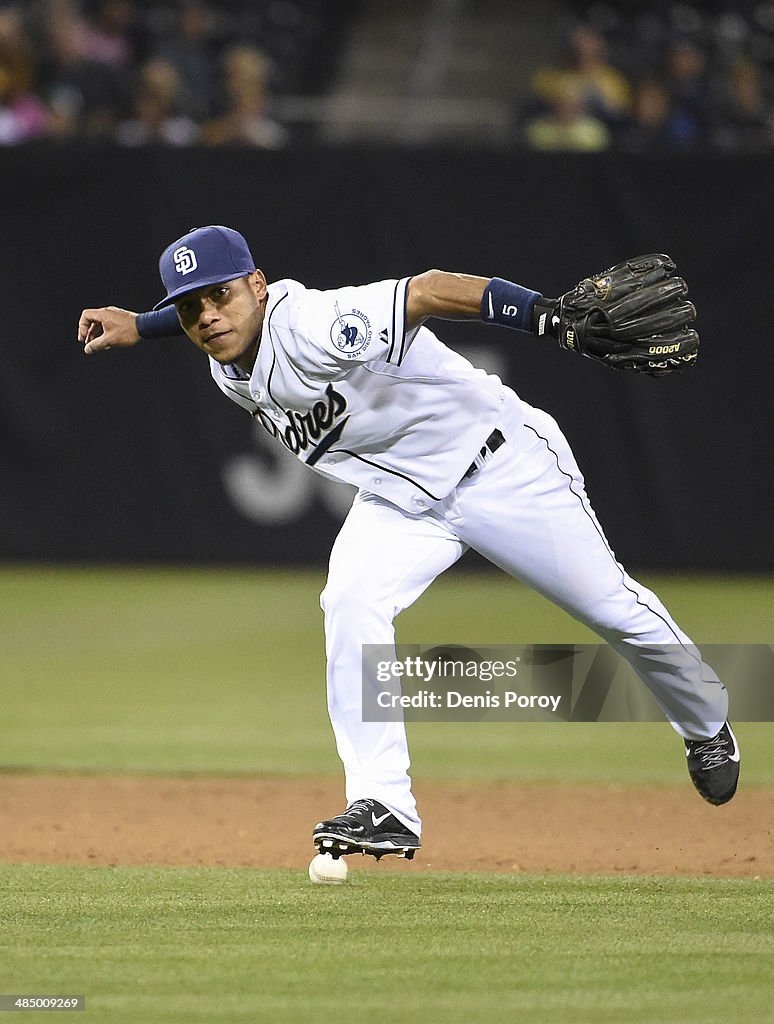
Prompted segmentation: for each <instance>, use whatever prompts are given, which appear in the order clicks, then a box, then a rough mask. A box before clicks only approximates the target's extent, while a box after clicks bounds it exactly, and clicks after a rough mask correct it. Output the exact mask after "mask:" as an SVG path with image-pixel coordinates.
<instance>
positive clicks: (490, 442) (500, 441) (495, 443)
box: [462, 427, 505, 480]
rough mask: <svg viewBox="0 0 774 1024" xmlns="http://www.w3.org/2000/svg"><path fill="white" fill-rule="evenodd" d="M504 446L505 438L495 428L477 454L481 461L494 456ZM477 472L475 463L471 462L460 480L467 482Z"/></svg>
mask: <svg viewBox="0 0 774 1024" xmlns="http://www.w3.org/2000/svg"><path fill="white" fill-rule="evenodd" d="M504 444H505V438H504V437H503V435H502V434H501V433H500V431H499V430H498V429H497V427H495V429H494V430H493V431H492V433H491V434H490V435H489V437H488V438H487V439H486V441H484V446H483V448H482V449H481V451H480V452H479V453H478V454H479V456H480V457H481V458H482V459H485V458H486V457H487V456H488V455H494V453H495V452H496V451H497V449H498V448H500V447H501V446H502V445H504ZM477 472H478V466H477V465H476V464H475V462H471V464H470V466H469V467H468V469H467V470H466V471H465V472H464V473H463V475H462V479H463V480H467V479H468V478H469V477H471V476H473V474H474V473H477Z"/></svg>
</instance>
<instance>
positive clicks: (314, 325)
mask: <svg viewBox="0 0 774 1024" xmlns="http://www.w3.org/2000/svg"><path fill="white" fill-rule="evenodd" d="M408 282H409V278H404V279H403V280H400V281H395V280H392V281H380V282H377V283H375V284H367V285H363V286H361V287H347V288H339V289H336V290H333V291H316V290H313V289H309V288H305V287H304V286H303V285H302V284H299V283H298V282H297V281H287V280H286V281H278V282H277V283H275V284H272V285H271V286H270V287H269V298H268V302H267V306H266V314H265V317H264V322H263V330H262V334H261V343H260V347H259V349H258V356H257V359H256V362H255V366H254V368H253V372H252V373H251V374H250V375H249V376H248V374H246V373H245V372H243V371H241V370H240V369H239V368H238V367H236V366H231V365H229V366H225V367H224V366H221V365H220V364H219V363H217V362H216V361H215V360H214V359H211V360H210V365H211V370H212V375H213V377H214V379H215V381H216V383H217V384H218V386H219V387H220V388H221V390H222V391H223V392H224V393H225V394H226V395H228V397H229V398H231V399H232V400H233V401H235V402H237V403H238V404H239V405H241V406H242V407H243V408H245V409H247V410H249V411H250V412H251V413H252V414H253V416H255V418H256V419H257V420H258V421H259V422H260V423H261V424H262V425H263V426H264V427H265V428H266V430H267V431H268V432H269V433H270V434H271V435H272V436H273V437H275V438H276V439H277V440H278V441H280V442H281V443H282V444H283V445H284V446H285V447H286V448H288V449H289V450H290V451H291V452H293V453H294V454H295V455H297V456H298V458H299V459H301V461H302V462H304V463H306V465H308V466H311V467H312V468H314V469H316V470H317V471H318V472H321V473H324V474H326V475H327V476H331V477H334V478H336V479H338V480H345V481H347V482H348V483H350V484H354V485H355V486H356V487H358V488H360V489H361V490H365V491H370V492H372V493H374V494H378V495H380V496H381V497H383V498H386V499H388V500H389V501H391V502H393V503H394V504H396V505H398V506H399V507H400V508H403V509H406V510H407V511H415V512H416V511H420V510H422V509H424V508H427V507H430V506H433V505H435V503H437V502H438V501H440V500H442V499H443V498H444V497H445V496H446V495H447V494H449V492H450V491H451V490H452V488H453V487H454V486H455V485H456V484H457V483H458V482H459V480H460V479H461V477H462V476H463V474H464V473H465V471H466V470H467V468H468V467H469V466H470V465H471V463H472V462H473V460H474V458H475V456H476V453H477V452H478V451H479V450H480V449H481V447H482V445H483V443H484V441H485V440H486V439H487V437H488V436H489V435H490V434H491V432H492V430H493V429H494V427H495V426H496V424H497V420H498V417H499V415H500V411H501V406H502V402H503V394H504V389H503V385H502V382H501V381H500V379H499V378H498V377H496V376H494V375H491V374H487V373H486V372H485V371H484V370H480V369H476V368H475V367H474V366H472V365H471V363H469V362H468V360H467V359H464V358H463V357H462V356H461V355H459V354H457V353H456V352H453V351H452V350H451V349H449V348H447V346H446V345H444V344H443V343H442V342H441V341H439V340H438V338H436V336H435V335H434V334H433V332H432V331H430V330H428V328H426V327H420V328H418V329H416V328H415V329H414V330H407V328H406V290H407V286H408Z"/></svg>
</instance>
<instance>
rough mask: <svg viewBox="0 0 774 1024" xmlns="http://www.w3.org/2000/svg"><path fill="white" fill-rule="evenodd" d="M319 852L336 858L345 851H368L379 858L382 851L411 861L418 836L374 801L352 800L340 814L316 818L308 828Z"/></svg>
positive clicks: (382, 853)
mask: <svg viewBox="0 0 774 1024" xmlns="http://www.w3.org/2000/svg"><path fill="white" fill-rule="evenodd" d="M312 839H313V840H314V845H315V846H316V847H317V849H318V850H319V851H320V853H329V854H330V855H331V856H332V857H333V858H334V859H337V858H339V857H341V856H343V855H345V854H348V853H362V854H366V853H369V854H371V856H373V857H376V859H377V860H379V858H380V857H383V856H384V855H385V854H386V853H395V854H397V855H398V856H399V857H405V858H406V860H411V859H412V858H413V856H414V851H415V850H418V849H419V836H417V835H415V834H414V833H413V832H412V831H411V830H410V829H408V828H406V826H405V825H404V824H403V822H401V821H398V819H397V818H396V817H395V815H394V814H392V812H391V811H389V810H388V809H387V808H386V807H385V806H384V804H380V803H379V801H378V800H354V801H353V802H352V803H351V804H350V805H349V807H348V808H347V809H346V811H344V813H343V814H338V815H337V816H336V817H335V818H331V819H330V821H318V822H317V824H316V825H315V827H314V830H313V831H312Z"/></svg>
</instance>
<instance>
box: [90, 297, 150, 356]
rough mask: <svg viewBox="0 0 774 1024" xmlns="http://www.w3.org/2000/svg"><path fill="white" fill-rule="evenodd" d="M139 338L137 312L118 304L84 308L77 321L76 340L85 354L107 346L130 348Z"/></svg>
mask: <svg viewBox="0 0 774 1024" xmlns="http://www.w3.org/2000/svg"><path fill="white" fill-rule="evenodd" d="M139 340H140V335H139V334H138V333H137V314H136V313H133V312H132V311H131V310H129V309H119V308H118V306H102V307H100V308H99V309H84V311H83V312H82V313H81V318H80V320H79V321H78V341H80V342H81V344H82V345H83V351H84V352H85V353H86V355H87V356H90V355H93V354H94V353H95V352H106V351H107V350H108V349H109V348H130V347H131V346H132V345H136V344H137V342H138V341H139Z"/></svg>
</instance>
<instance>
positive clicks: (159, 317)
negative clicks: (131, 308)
mask: <svg viewBox="0 0 774 1024" xmlns="http://www.w3.org/2000/svg"><path fill="white" fill-rule="evenodd" d="M135 327H136V328H137V333H138V334H139V335H140V337H141V338H172V337H174V336H175V335H176V334H184V333H185V332H184V330H183V328H182V327H181V326H180V321H179V320H178V319H177V310H176V309H175V307H174V306H164V307H163V309H155V310H153V309H152V310H151V311H150V312H148V313H138V314H137V319H136V321H135Z"/></svg>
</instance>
